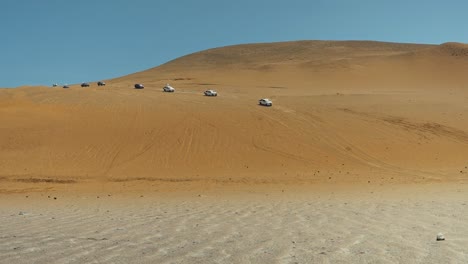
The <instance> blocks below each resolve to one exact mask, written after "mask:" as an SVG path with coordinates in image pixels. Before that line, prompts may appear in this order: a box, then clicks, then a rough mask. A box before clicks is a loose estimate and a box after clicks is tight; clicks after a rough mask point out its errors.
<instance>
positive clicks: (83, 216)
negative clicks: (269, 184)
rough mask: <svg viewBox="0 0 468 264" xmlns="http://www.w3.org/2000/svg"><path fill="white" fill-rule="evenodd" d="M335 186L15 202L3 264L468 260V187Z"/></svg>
mask: <svg viewBox="0 0 468 264" xmlns="http://www.w3.org/2000/svg"><path fill="white" fill-rule="evenodd" d="M444 186H445V185H444ZM330 188H331V189H330ZM330 188H328V189H326V190H324V189H321V190H317V191H313V192H309V191H304V189H301V190H300V191H297V190H295V189H288V188H286V189H282V190H280V189H278V190H261V191H252V192H240V193H239V192H236V193H231V194H226V193H224V194H220V193H204V194H196V193H192V194H184V195H174V194H172V195H158V194H149V193H145V194H140V195H139V194H137V193H134V194H125V195H123V194H115V195H113V194H105V195H103V194H101V196H99V195H97V196H95V195H94V194H88V195H79V196H74V195H66V194H63V193H53V194H51V196H50V198H49V197H48V196H49V195H45V194H38V193H33V194H29V195H27V196H28V197H27V198H26V196H24V195H23V194H21V195H9V197H10V199H9V201H5V200H4V199H3V198H4V197H2V207H1V209H0V234H1V235H0V263H465V262H466V261H468V255H467V253H468V249H467V248H468V239H467V237H466V234H468V225H467V224H466V219H468V210H467V206H468V203H467V202H466V199H465V198H464V197H466V195H467V194H468V188H466V186H464V185H458V186H456V185H450V186H445V187H442V188H440V187H438V186H434V185H427V186H424V187H421V186H416V187H414V186H413V187H408V186H394V188H387V187H385V188H383V187H375V188H371V187H366V188H361V189H357V190H351V191H345V190H343V189H340V190H335V189H333V188H332V187H330ZM98 196H99V198H98ZM54 198H57V199H54ZM439 232H442V233H443V234H444V235H445V237H446V238H447V240H446V241H440V242H437V241H436V235H437V233H439Z"/></svg>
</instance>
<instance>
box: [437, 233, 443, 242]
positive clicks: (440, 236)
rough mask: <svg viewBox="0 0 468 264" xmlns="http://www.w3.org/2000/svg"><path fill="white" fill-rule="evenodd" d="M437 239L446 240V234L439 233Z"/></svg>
mask: <svg viewBox="0 0 468 264" xmlns="http://www.w3.org/2000/svg"><path fill="white" fill-rule="evenodd" d="M436 240H437V241H443V240H445V236H444V234H442V233H439V234H437V238H436Z"/></svg>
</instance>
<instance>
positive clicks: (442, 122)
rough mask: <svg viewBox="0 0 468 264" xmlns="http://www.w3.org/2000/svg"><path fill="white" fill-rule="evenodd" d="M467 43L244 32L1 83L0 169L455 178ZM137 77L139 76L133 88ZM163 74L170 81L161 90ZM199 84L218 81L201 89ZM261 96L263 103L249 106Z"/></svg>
mask: <svg viewBox="0 0 468 264" xmlns="http://www.w3.org/2000/svg"><path fill="white" fill-rule="evenodd" d="M467 51H468V48H467V47H466V46H465V45H463V44H457V43H447V44H443V45H439V46H437V45H416V44H396V43H381V42H360V41H349V42H330V41H299V42H285V43H269V44H249V45H239V46H231V47H223V48H217V49H212V50H207V51H202V52H199V53H195V54H191V55H187V56H184V57H181V58H179V59H176V60H174V61H171V62H168V63H167V64H164V65H161V66H159V67H156V68H153V69H150V70H147V71H143V72H139V73H135V74H131V75H128V76H124V77H121V78H117V79H114V80H107V81H106V82H107V86H105V87H103V88H101V87H99V88H98V87H97V86H96V85H95V84H93V86H92V87H90V88H81V87H79V85H72V86H71V88H70V89H62V88H47V87H24V88H18V89H0V121H1V122H0V160H1V161H2V162H1V163H0V179H1V180H2V186H17V184H20V183H28V182H33V183H35V182H46V183H47V182H49V183H50V182H55V183H74V182H86V181H95V180H97V181H104V182H105V181H114V182H115V181H117V182H124V181H128V180H140V181H163V182H192V183H195V182H203V183H205V182H220V183H223V182H238V183H243V182H247V183H265V182H294V183H297V182H311V183H316V182H329V181H340V182H343V181H344V182H367V181H380V182H393V181H400V182H407V181H410V182H413V181H416V182H418V181H425V180H429V179H432V180H438V181H440V180H456V181H458V180H463V179H464V178H465V177H466V172H468V169H466V166H468V162H467V161H466V157H467V156H468V148H467V145H468V122H467V121H468V120H467V117H468V107H467V105H466V99H467V98H468V88H467V84H468V75H467V74H466V72H468V57H467V55H466V54H467ZM137 82H141V83H144V84H145V86H146V88H145V89H144V90H135V89H133V84H134V83H137ZM165 83H171V84H172V85H173V86H174V87H175V88H176V89H177V91H176V93H174V94H167V93H163V92H162V89H161V88H162V86H163V85H164V84H165ZM209 88H213V89H216V90H218V92H219V94H220V95H219V96H218V97H217V98H208V97H204V96H203V95H202V92H203V91H204V90H205V89H209ZM262 97H269V98H271V99H272V100H273V101H274V106H273V107H271V108H265V107H260V106H258V105H257V100H258V99H259V98H262ZM465 171H466V172H465ZM8 184H10V185H8ZM15 188H16V187H15ZM4 189H8V187H5V188H4Z"/></svg>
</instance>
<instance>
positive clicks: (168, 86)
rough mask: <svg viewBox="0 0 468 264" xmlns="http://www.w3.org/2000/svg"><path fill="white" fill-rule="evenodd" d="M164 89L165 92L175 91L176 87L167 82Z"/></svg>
mask: <svg viewBox="0 0 468 264" xmlns="http://www.w3.org/2000/svg"><path fill="white" fill-rule="evenodd" d="M163 91H164V92H167V93H173V92H175V89H174V87H172V86H170V85H169V84H168V83H167V84H166V86H164V87H163Z"/></svg>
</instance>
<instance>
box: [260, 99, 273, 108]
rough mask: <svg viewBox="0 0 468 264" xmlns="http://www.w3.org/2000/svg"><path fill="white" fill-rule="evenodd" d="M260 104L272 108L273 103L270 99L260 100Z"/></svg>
mask: <svg viewBox="0 0 468 264" xmlns="http://www.w3.org/2000/svg"><path fill="white" fill-rule="evenodd" d="M258 104H259V105H263V106H272V105H273V102H272V101H271V100H270V99H268V98H263V99H260V100H258Z"/></svg>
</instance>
